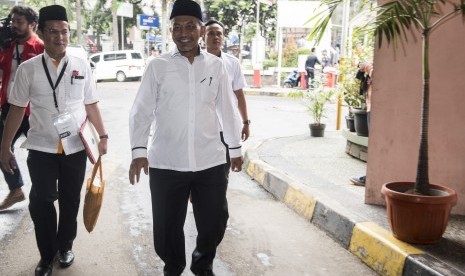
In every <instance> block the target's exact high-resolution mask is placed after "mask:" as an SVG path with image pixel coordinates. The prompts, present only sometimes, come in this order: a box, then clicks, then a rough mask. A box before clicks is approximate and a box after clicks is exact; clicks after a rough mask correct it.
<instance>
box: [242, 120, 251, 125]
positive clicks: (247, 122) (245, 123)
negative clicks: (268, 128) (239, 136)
mask: <svg viewBox="0 0 465 276" xmlns="http://www.w3.org/2000/svg"><path fill="white" fill-rule="evenodd" d="M242 123H243V124H244V125H250V123H251V121H250V120H245V121H242Z"/></svg>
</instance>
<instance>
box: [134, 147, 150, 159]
mask: <svg viewBox="0 0 465 276" xmlns="http://www.w3.org/2000/svg"><path fill="white" fill-rule="evenodd" d="M136 158H147V149H146V148H138V149H133V150H132V160H134V159H136Z"/></svg>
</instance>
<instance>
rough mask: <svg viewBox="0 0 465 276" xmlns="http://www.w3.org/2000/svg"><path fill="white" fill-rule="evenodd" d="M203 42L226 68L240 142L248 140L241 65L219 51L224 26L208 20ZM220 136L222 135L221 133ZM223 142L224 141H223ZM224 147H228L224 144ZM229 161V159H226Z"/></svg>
mask: <svg viewBox="0 0 465 276" xmlns="http://www.w3.org/2000/svg"><path fill="white" fill-rule="evenodd" d="M204 41H205V44H206V46H207V52H209V53H210V54H213V55H215V56H217V57H219V58H221V59H222V60H223V63H224V65H225V66H226V71H227V73H228V76H229V80H230V82H231V87H232V90H233V91H234V95H235V96H236V100H237V107H238V109H239V113H240V114H241V117H242V124H243V126H242V135H241V137H242V141H245V140H247V138H249V134H250V130H249V125H250V120H249V117H248V115H247V103H246V101H245V95H244V91H243V90H242V89H243V88H244V87H245V86H246V83H245V78H244V75H243V74H242V69H241V64H240V63H239V60H238V59H237V58H236V57H234V56H233V55H230V54H228V53H224V52H222V51H221V48H222V47H223V44H224V25H223V23H221V22H219V21H218V20H214V19H210V20H208V21H207V22H206V23H205V36H204ZM221 136H223V134H222V133H221ZM223 142H224V141H223ZM226 147H228V145H227V144H226ZM226 158H227V159H229V157H228V156H227V157H226ZM226 171H227V173H228V172H229V167H228V168H226Z"/></svg>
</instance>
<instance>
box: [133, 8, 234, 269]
mask: <svg viewBox="0 0 465 276" xmlns="http://www.w3.org/2000/svg"><path fill="white" fill-rule="evenodd" d="M170 19H171V27H170V31H171V35H172V38H173V41H174V43H175V44H176V46H177V47H176V49H174V50H172V51H171V52H167V53H164V54H162V55H160V56H159V57H157V58H156V59H154V60H153V61H152V62H150V64H149V65H148V67H147V69H146V71H145V73H144V77H143V78H142V82H141V85H140V88H139V91H138V92H137V96H136V99H135V100H134V104H133V107H132V109H131V113H130V120H129V130H130V141H131V147H132V157H133V160H132V163H131V166H130V168H129V180H130V182H131V184H134V183H135V182H136V181H137V182H138V181H139V178H140V172H141V170H142V169H143V170H144V172H145V174H148V173H150V180H149V181H150V189H151V196H152V213H153V232H154V233H153V234H154V244H155V251H156V253H157V254H158V256H159V257H160V258H161V259H162V260H163V262H164V263H165V267H164V269H163V270H164V275H181V274H182V272H183V270H184V268H185V266H186V255H185V254H186V253H185V241H184V231H183V225H184V221H185V219H186V213H187V206H188V199H189V195H191V196H192V206H193V210H194V217H195V221H196V226H197V232H198V236H197V243H196V247H195V249H194V252H193V253H192V263H191V267H190V270H191V271H192V272H193V273H194V274H195V275H214V274H213V271H212V267H213V259H214V258H215V254H216V247H217V246H218V245H219V244H220V242H221V240H222V239H223V236H224V233H225V230H226V223H227V221H228V216H229V215H228V204H227V200H226V188H227V185H228V180H227V178H226V175H225V173H224V169H225V163H226V158H225V156H226V152H225V147H224V145H223V144H222V142H221V139H220V135H219V127H218V123H221V125H222V126H223V132H224V139H225V141H226V142H227V143H228V145H229V153H230V156H231V170H233V171H240V170H241V166H242V154H241V124H240V119H239V118H240V117H239V114H238V111H237V107H236V106H235V103H234V98H233V97H234V95H233V92H232V89H231V83H230V82H229V79H228V76H227V72H226V69H225V66H224V65H223V62H222V60H221V59H219V58H218V57H216V56H214V55H211V54H209V53H207V52H205V51H202V50H201V49H200V46H199V40H200V38H201V37H202V35H203V34H204V33H205V27H204V26H203V23H202V11H201V9H200V6H199V4H197V3H196V2H195V1H192V0H178V1H176V2H175V3H174V5H173V9H172V12H171V16H170ZM180 76H182V77H180ZM153 120H155V121H156V124H155V130H154V134H153V136H152V137H153V138H152V139H151V141H150V147H149V149H148V150H147V146H148V137H149V133H150V126H151V123H152V121H153ZM147 152H148V154H147Z"/></svg>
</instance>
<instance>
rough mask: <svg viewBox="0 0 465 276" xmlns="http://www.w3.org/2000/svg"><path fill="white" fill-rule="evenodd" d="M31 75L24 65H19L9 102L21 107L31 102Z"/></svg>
mask: <svg viewBox="0 0 465 276" xmlns="http://www.w3.org/2000/svg"><path fill="white" fill-rule="evenodd" d="M30 76H32V72H31V73H28V72H27V70H26V69H25V67H24V66H21V65H20V66H19V67H18V70H17V71H16V76H15V82H14V84H13V88H12V90H11V93H10V94H9V95H8V103H10V104H12V105H16V106H19V107H27V105H28V104H29V93H30Z"/></svg>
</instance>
